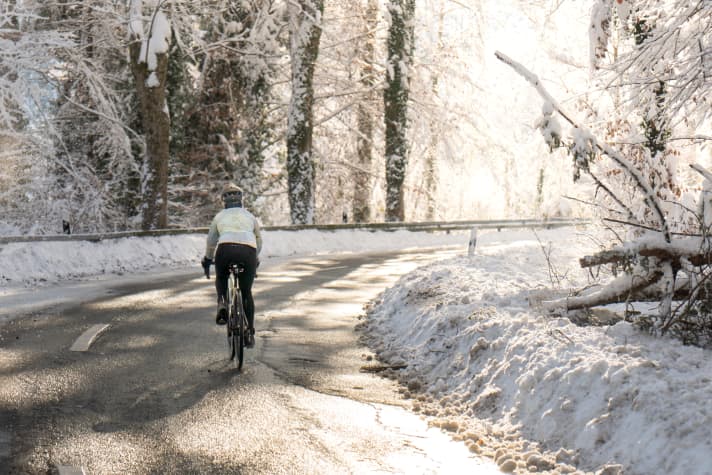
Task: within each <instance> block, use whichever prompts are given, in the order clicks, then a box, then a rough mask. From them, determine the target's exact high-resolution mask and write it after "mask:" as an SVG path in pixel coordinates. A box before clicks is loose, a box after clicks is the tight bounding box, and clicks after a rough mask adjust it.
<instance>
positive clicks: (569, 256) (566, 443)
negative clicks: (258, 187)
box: [0, 229, 712, 474]
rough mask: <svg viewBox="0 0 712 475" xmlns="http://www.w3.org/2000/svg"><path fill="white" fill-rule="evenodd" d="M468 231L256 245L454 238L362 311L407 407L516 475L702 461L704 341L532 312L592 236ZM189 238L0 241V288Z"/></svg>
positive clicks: (706, 389) (142, 258) (660, 467)
mask: <svg viewBox="0 0 712 475" xmlns="http://www.w3.org/2000/svg"><path fill="white" fill-rule="evenodd" d="M468 237H469V235H468V233H467V232H462V233H452V234H442V233H440V234H438V233H411V232H409V231H398V232H375V233H374V232H368V231H335V232H317V231H301V232H296V233H295V232H286V231H285V232H269V233H265V248H264V252H263V257H278V256H289V255H304V254H317V253H324V252H346V251H353V252H360V251H385V250H392V249H405V248H410V247H429V246H442V245H455V246H462V249H463V257H460V258H455V259H451V260H448V261H441V262H438V263H434V264H431V265H428V266H425V267H422V268H420V269H418V270H416V271H414V272H412V273H410V274H408V275H406V276H404V277H403V278H402V279H401V280H400V281H399V283H398V284H397V285H395V286H394V287H393V288H391V289H389V290H387V291H385V292H384V293H383V294H382V296H381V297H380V298H379V300H378V301H376V302H374V304H373V306H372V308H371V309H370V311H369V315H368V318H367V323H366V324H365V336H366V339H367V341H368V342H369V343H370V344H371V346H372V347H374V349H375V350H376V351H377V353H378V355H379V357H380V359H382V360H383V361H385V362H388V363H391V364H406V365H407V367H406V368H405V369H402V370H391V371H390V373H391V375H392V376H393V377H397V378H399V379H400V380H401V381H402V382H403V389H402V390H403V392H404V394H405V396H406V397H409V398H412V399H413V408H414V409H415V410H417V411H419V412H421V413H422V414H424V415H427V416H429V418H430V420H431V421H432V422H433V424H434V425H437V426H439V427H442V428H443V429H445V430H448V431H451V432H452V433H453V436H454V437H455V438H457V439H462V440H464V441H466V443H467V444H468V446H469V447H470V448H471V450H472V451H473V452H480V453H483V454H485V455H489V456H492V457H494V458H495V459H496V460H497V461H498V463H500V465H501V467H502V468H504V469H509V470H517V471H519V472H522V473H525V472H534V471H539V472H567V471H574V470H575V468H576V469H578V470H584V471H596V470H600V469H601V468H602V467H606V468H605V470H606V471H605V472H604V473H607V474H615V473H617V472H618V468H617V467H616V464H620V465H621V467H620V468H621V469H622V470H623V471H624V473H626V474H657V473H666V474H682V473H684V474H710V473H712V468H711V467H712V405H711V404H709V401H710V400H712V384H710V383H711V382H712V356H711V355H710V352H709V351H705V350H701V349H697V348H692V347H685V346H682V345H680V344H679V343H677V342H674V341H669V340H659V339H654V338H651V337H649V336H647V335H645V334H641V333H639V332H638V331H637V330H636V329H635V328H633V327H632V326H631V325H630V324H628V323H625V322H619V323H617V324H615V325H610V326H600V327H592V326H587V327H582V326H576V325H574V324H573V323H571V321H569V320H568V319H566V318H557V317H552V316H546V315H544V314H543V312H542V311H540V310H537V306H536V303H537V302H539V301H540V300H541V299H542V298H548V297H556V296H560V295H563V294H565V289H567V288H569V287H573V286H580V285H583V284H585V283H586V275H585V273H584V272H583V271H582V270H580V269H579V268H578V264H577V261H576V260H577V259H578V258H579V257H581V256H582V255H584V254H586V253H590V252H591V251H593V250H595V248H596V245H595V240H593V239H590V238H589V237H588V236H585V235H583V234H580V233H579V232H577V231H575V230H574V229H557V230H552V231H539V232H538V233H536V234H535V233H533V232H532V231H504V232H495V231H492V232H484V233H481V234H480V236H479V238H478V243H477V253H476V255H475V256H474V257H473V258H468V257H466V256H465V249H466V246H467V240H468ZM204 244H205V236H202V235H186V236H172V237H161V238H125V239H118V240H106V241H103V242H98V243H88V242H35V243H17V244H7V245H3V246H2V247H0V300H2V301H3V302H7V301H10V302H12V301H13V298H14V300H15V301H19V300H23V299H24V300H26V299H27V298H28V297H27V295H29V294H28V293H27V292H30V293H31V292H32V288H34V287H36V286H37V285H44V286H45V287H47V284H60V283H61V284H64V283H66V282H67V281H69V280H72V281H76V280H80V279H81V280H86V279H89V278H96V275H101V274H103V275H105V276H106V275H110V274H131V273H135V272H145V271H149V270H151V271H154V270H155V269H157V268H161V267H162V268H165V267H174V268H175V267H180V266H191V267H197V266H198V262H199V261H200V258H201V257H202V255H203V252H204V249H203V246H204ZM547 255H548V258H547V257H546V256H547ZM85 284H90V283H80V284H78V285H85ZM557 286H559V287H560V290H558V291H557V290H552V289H556V288H557ZM51 287H52V290H53V291H55V290H56V292H58V293H62V292H64V291H63V290H62V287H61V286H57V285H52V286H51ZM20 290H21V291H23V292H24V294H21V293H18V292H19V291H20ZM77 292H87V290H86V289H85V288H81V289H78V290H77ZM44 293H46V291H45V292H44ZM18 299H19V300H18ZM530 301H531V302H532V304H533V305H530ZM3 305H4V304H3ZM0 316H1V315H0ZM574 467H575V468H574Z"/></svg>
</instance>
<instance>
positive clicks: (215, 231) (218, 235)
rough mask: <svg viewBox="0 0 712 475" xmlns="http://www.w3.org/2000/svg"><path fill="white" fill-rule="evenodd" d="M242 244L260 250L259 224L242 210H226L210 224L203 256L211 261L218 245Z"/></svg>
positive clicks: (247, 212)
mask: <svg viewBox="0 0 712 475" xmlns="http://www.w3.org/2000/svg"><path fill="white" fill-rule="evenodd" d="M223 243H232V244H244V245H246V246H250V247H254V248H255V249H257V254H259V253H260V250H262V235H261V234H260V224H259V223H258V222H257V218H255V217H254V216H252V213H250V212H249V211H247V210H246V209H244V208H226V209H224V210H222V211H220V212H219V213H218V214H217V215H215V217H214V218H213V222H212V223H210V231H208V243H207V247H206V249H205V256H206V257H209V258H210V259H213V258H214V257H215V248H216V247H217V246H218V245H219V244H223Z"/></svg>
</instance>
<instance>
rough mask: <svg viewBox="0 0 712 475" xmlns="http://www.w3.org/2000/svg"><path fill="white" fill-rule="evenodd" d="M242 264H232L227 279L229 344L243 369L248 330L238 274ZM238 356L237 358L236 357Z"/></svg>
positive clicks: (229, 350)
mask: <svg viewBox="0 0 712 475" xmlns="http://www.w3.org/2000/svg"><path fill="white" fill-rule="evenodd" d="M244 271H245V268H244V266H243V265H242V264H230V266H229V267H228V272H229V275H228V280H227V312H228V316H227V325H225V326H226V327H227V346H228V353H229V355H230V360H231V361H233V360H234V361H235V366H236V367H237V369H238V370H241V369H242V363H243V362H244V358H245V344H246V337H247V332H248V331H249V330H248V325H247V314H246V313H245V308H244V307H243V304H242V294H241V293H240V284H239V283H238V278H237V276H238V274H239V273H240V272H244ZM205 276H206V277H207V278H210V268H209V267H208V268H207V269H206V270H205ZM236 357H237V358H236Z"/></svg>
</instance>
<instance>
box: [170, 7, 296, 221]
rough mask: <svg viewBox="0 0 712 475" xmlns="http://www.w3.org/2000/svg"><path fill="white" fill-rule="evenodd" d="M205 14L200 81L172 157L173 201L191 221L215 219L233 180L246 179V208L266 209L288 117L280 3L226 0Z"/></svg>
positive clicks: (185, 109)
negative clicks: (280, 87) (269, 164)
mask: <svg viewBox="0 0 712 475" xmlns="http://www.w3.org/2000/svg"><path fill="white" fill-rule="evenodd" d="M201 13H202V23H201V29H202V30H203V31H204V32H205V34H204V35H203V36H202V37H201V44H200V45H199V46H200V47H199V48H197V47H196V50H197V51H196V54H195V59H197V61H196V63H195V65H194V66H192V67H194V69H195V70H198V71H200V76H199V80H198V81H196V82H195V88H194V90H191V91H192V94H193V96H192V97H191V98H189V100H188V101H187V103H186V101H183V102H182V104H181V106H182V108H183V112H182V114H181V115H180V116H179V117H174V119H173V121H172V122H173V124H174V125H173V128H176V127H181V128H182V129H183V131H184V132H183V133H182V143H181V145H180V147H177V146H176V153H175V156H174V157H172V158H173V165H172V166H173V171H172V178H171V180H172V182H171V188H170V191H171V193H172V196H174V201H175V203H173V202H172V203H171V204H172V205H174V206H175V209H176V213H178V216H179V217H180V220H181V222H182V223H186V224H190V225H199V224H201V223H205V221H206V220H209V219H210V218H211V216H212V214H214V212H215V208H216V207H218V206H219V202H220V193H219V190H220V189H221V188H222V185H223V184H224V183H225V182H226V181H237V182H239V184H240V186H241V187H242V188H243V190H244V191H245V203H246V204H247V206H249V207H250V208H251V209H252V210H253V211H256V212H257V213H258V214H260V213H261V210H260V209H259V208H260V207H261V206H262V205H263V203H264V201H265V200H264V199H263V198H262V195H263V192H264V190H265V188H267V187H268V186H269V185H268V182H267V180H265V177H264V162H265V159H266V157H267V156H269V155H270V154H271V153H272V150H271V149H272V148H273V147H274V145H273V144H274V143H276V142H278V140H277V139H276V137H277V136H278V134H280V132H281V129H283V127H281V124H279V123H278V120H280V119H281V118H282V117H283V116H284V115H283V114H275V113H274V112H273V109H275V107H274V103H275V102H277V98H276V97H275V95H274V92H273V85H274V84H275V83H277V82H279V81H280V80H281V79H282V77H283V74H282V71H281V70H280V68H279V66H280V65H279V61H281V58H282V57H283V55H284V53H285V51H284V45H283V41H282V40H283V38H282V36H283V35H282V31H283V30H284V29H285V23H284V19H283V18H282V15H281V9H280V8H279V5H278V3H277V2H274V1H264V2H253V3H247V2H233V1H231V2H221V3H220V4H216V5H214V6H213V7H212V8H211V9H209V10H207V11H205V10H203V11H201ZM190 84H191V86H192V84H193V83H192V81H191V83H190ZM176 145H177V144H176Z"/></svg>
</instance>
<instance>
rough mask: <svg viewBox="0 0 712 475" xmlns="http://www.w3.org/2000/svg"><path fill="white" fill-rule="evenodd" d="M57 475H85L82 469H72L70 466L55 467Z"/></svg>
mask: <svg viewBox="0 0 712 475" xmlns="http://www.w3.org/2000/svg"><path fill="white" fill-rule="evenodd" d="M57 471H58V472H59V475H86V472H85V471H84V467H72V466H70V465H59V466H57Z"/></svg>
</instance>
